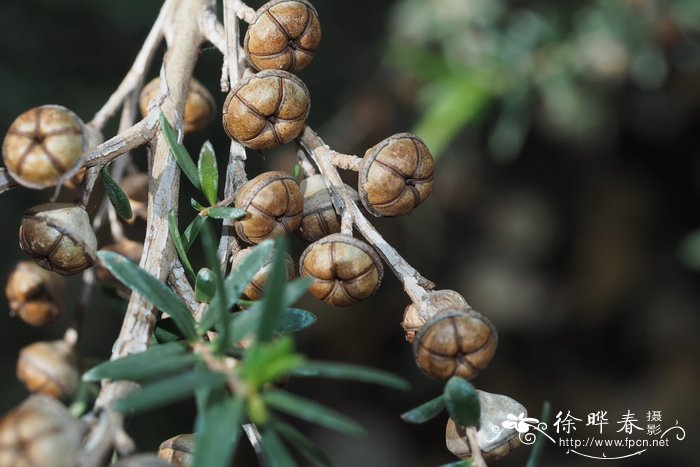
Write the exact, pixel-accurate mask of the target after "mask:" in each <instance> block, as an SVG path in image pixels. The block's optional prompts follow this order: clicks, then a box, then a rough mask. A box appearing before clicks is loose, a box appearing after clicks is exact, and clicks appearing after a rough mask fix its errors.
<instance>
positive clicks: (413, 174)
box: [358, 133, 433, 217]
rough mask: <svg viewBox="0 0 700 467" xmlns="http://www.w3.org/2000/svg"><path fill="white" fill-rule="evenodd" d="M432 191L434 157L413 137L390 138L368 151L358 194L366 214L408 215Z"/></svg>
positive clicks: (363, 163) (362, 166) (361, 168)
mask: <svg viewBox="0 0 700 467" xmlns="http://www.w3.org/2000/svg"><path fill="white" fill-rule="evenodd" d="M432 189H433V156H432V155H431V154H430V151H429V150H428V148H427V147H426V146H425V143H423V141H421V140H420V138H418V137H417V136H415V135H412V134H410V133H400V134H397V135H394V136H391V137H389V138H387V139H385V140H384V141H382V142H380V143H379V144H377V145H375V146H374V147H372V148H370V149H368V150H367V152H366V153H365V156H364V157H363V158H362V163H361V164H360V171H359V177H358V191H359V192H360V199H361V200H362V204H364V206H365V208H367V211H369V212H370V213H371V214H373V215H375V216H377V217H379V216H387V217H393V216H400V215H402V214H408V213H409V212H411V211H412V210H413V209H414V208H415V207H416V206H418V205H419V204H420V203H422V202H423V201H425V200H426V198H428V196H429V195H430V192H431V191H432Z"/></svg>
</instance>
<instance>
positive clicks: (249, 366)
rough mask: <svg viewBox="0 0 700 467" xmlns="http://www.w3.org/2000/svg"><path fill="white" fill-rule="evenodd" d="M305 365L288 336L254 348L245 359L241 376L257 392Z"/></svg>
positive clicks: (303, 359) (304, 360)
mask: <svg viewBox="0 0 700 467" xmlns="http://www.w3.org/2000/svg"><path fill="white" fill-rule="evenodd" d="M304 363H306V359H305V358H304V357H302V356H301V355H299V354H297V353H294V341H293V340H292V338H291V337H289V336H287V337H284V338H282V339H278V340H275V341H272V342H270V343H268V344H264V345H255V346H253V347H252V348H251V349H250V350H249V351H248V352H247V353H246V355H245V358H244V359H243V365H242V368H241V373H240V375H241V378H242V379H244V380H245V381H246V382H247V383H248V386H249V387H251V388H253V391H255V390H256V389H257V388H259V387H261V386H263V385H264V384H267V383H271V382H275V381H278V380H280V379H281V378H283V377H285V376H287V375H289V374H290V373H291V372H292V371H294V370H295V369H297V368H299V367H300V366H302V365H303V364H304Z"/></svg>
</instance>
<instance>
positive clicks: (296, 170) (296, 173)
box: [294, 164, 301, 180]
mask: <svg viewBox="0 0 700 467" xmlns="http://www.w3.org/2000/svg"><path fill="white" fill-rule="evenodd" d="M300 176H301V166H300V165H299V164H294V180H299V177H300Z"/></svg>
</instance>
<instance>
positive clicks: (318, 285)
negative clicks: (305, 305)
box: [299, 234, 384, 306]
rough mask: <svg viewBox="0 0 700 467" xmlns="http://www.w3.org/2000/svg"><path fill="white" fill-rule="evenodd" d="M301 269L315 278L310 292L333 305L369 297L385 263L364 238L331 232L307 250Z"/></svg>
mask: <svg viewBox="0 0 700 467" xmlns="http://www.w3.org/2000/svg"><path fill="white" fill-rule="evenodd" d="M299 272H300V275H301V276H302V277H311V278H312V279H313V282H312V283H311V287H310V288H309V292H311V295H313V296H314V297H316V298H318V299H319V300H323V301H324V302H326V303H328V304H330V305H336V306H346V305H352V304H353V303H357V302H359V301H361V300H364V299H366V298H367V297H369V296H370V295H372V294H373V293H374V292H375V291H376V290H377V289H378V288H379V285H380V284H381V283H382V276H383V274H384V267H383V266H382V262H381V260H380V259H379V256H378V255H377V253H376V252H375V251H374V249H372V247H370V246H369V245H368V244H366V243H365V242H363V241H360V240H357V239H356V238H353V237H351V236H349V235H343V234H331V235H328V236H326V237H323V238H322V239H320V240H318V241H316V242H314V243H312V244H311V245H309V246H308V247H307V248H306V250H304V253H302V255H301V258H300V259H299Z"/></svg>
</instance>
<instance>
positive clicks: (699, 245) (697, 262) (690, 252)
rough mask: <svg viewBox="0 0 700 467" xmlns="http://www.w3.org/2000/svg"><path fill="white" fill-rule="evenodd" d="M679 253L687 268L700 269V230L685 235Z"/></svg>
mask: <svg viewBox="0 0 700 467" xmlns="http://www.w3.org/2000/svg"><path fill="white" fill-rule="evenodd" d="M678 255H679V257H680V259H681V261H682V262H683V264H684V265H685V266H686V267H687V268H689V269H692V270H694V271H700V230H696V231H694V232H691V233H689V234H688V235H686V236H685V238H684V239H683V240H682V241H681V245H680V247H679V250H678Z"/></svg>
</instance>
